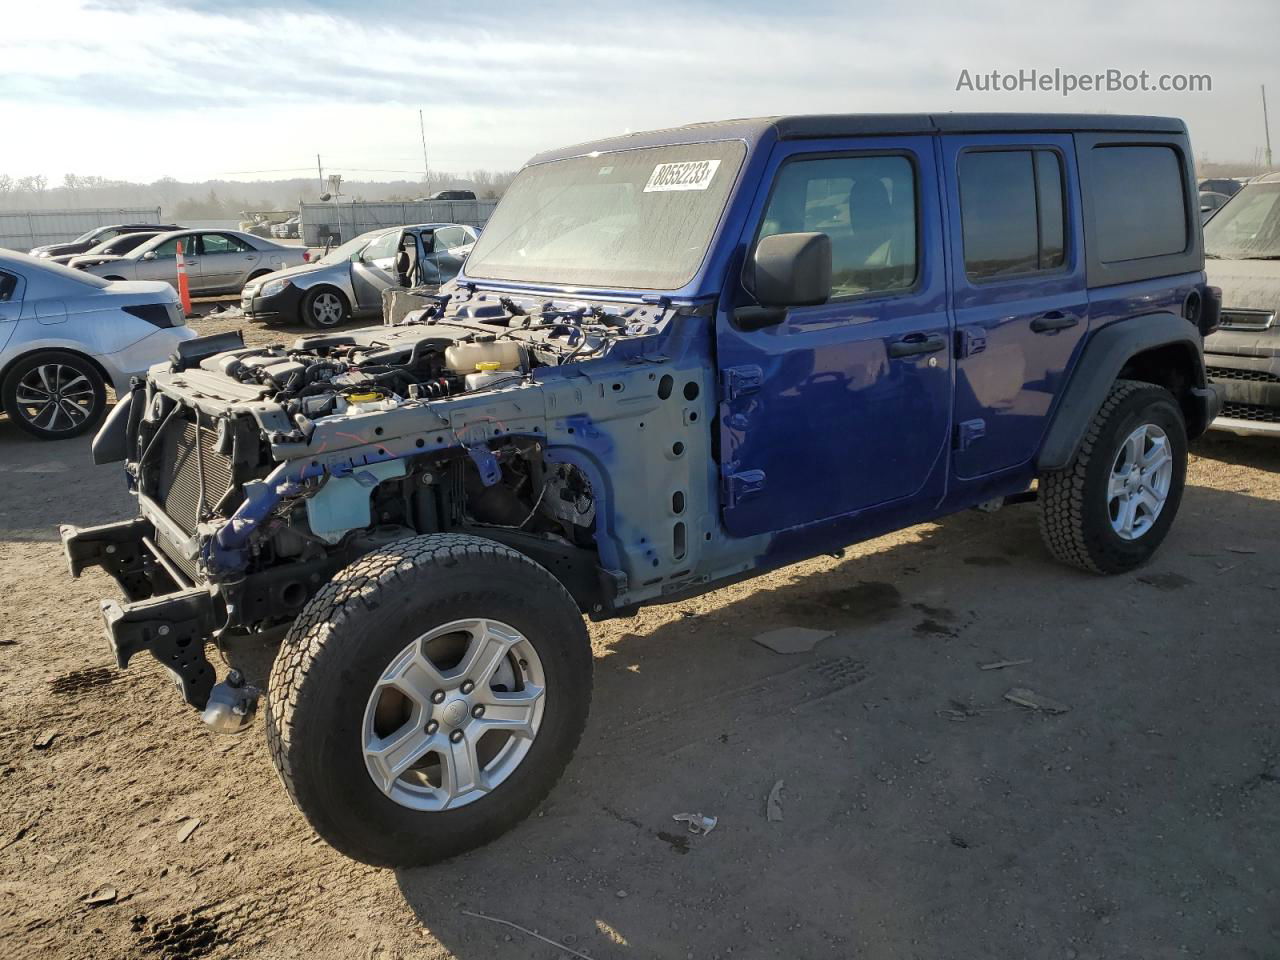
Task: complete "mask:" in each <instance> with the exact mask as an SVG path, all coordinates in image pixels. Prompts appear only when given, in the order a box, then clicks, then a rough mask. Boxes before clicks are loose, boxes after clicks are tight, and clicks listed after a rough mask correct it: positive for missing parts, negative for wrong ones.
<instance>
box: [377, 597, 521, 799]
mask: <svg viewBox="0 0 1280 960" xmlns="http://www.w3.org/2000/svg"><path fill="white" fill-rule="evenodd" d="M544 684H545V677H544V674H543V669H542V662H541V660H540V659H539V658H538V653H537V651H536V650H535V649H534V647H533V644H532V643H530V642H529V640H528V639H527V638H526V637H525V636H524V635H523V634H522V633H520V631H518V630H516V629H515V628H514V627H511V626H508V625H507V624H505V623H500V622H498V621H496V620H485V619H475V620H455V621H453V622H451V623H447V624H445V625H443V626H441V627H437V628H436V629H434V630H431V631H430V632H428V633H425V634H423V635H422V636H420V637H418V638H417V639H416V640H414V641H413V642H412V643H410V644H409V645H408V646H407V647H405V648H404V650H402V651H401V652H400V653H399V654H398V655H397V656H396V657H395V659H394V660H392V661H391V664H390V665H389V666H388V667H387V668H386V670H384V671H383V673H382V676H381V677H380V678H379V680H378V682H377V684H375V686H374V689H373V693H372V694H371V695H370V697H369V702H368V705H367V706H366V708H365V715H364V723H363V725H362V739H363V743H362V748H363V750H364V760H365V767H366V769H367V770H368V772H369V776H370V777H371V778H372V779H373V782H374V783H375V784H376V785H377V786H378V789H380V790H381V791H382V792H383V793H384V794H386V795H387V796H388V797H390V798H391V799H392V800H394V801H395V802H396V803H398V804H400V805H401V806H405V807H409V808H410V809H413V810H427V811H438V810H452V809H456V808H458V807H462V806H465V805H467V804H469V803H472V802H474V801H476V800H478V799H480V798H481V797H483V796H484V795H485V794H487V793H489V792H491V791H492V790H494V789H496V788H497V787H499V786H500V785H501V784H502V783H503V782H504V781H505V780H506V779H507V778H508V777H510V776H511V774H512V773H514V772H515V770H516V768H517V767H519V766H520V764H521V762H522V761H523V760H524V759H525V757H526V756H527V755H528V753H529V749H530V748H531V747H532V745H533V740H534V738H535V737H536V736H537V735H538V729H539V727H540V726H541V724H542V715H543V710H544V707H545V705H546V695H545V694H546V689H545V686H544Z"/></svg>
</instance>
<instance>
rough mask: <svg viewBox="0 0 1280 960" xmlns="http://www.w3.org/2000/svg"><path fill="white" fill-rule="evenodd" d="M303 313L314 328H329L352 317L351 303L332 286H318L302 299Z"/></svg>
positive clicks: (304, 318) (305, 320)
mask: <svg viewBox="0 0 1280 960" xmlns="http://www.w3.org/2000/svg"><path fill="white" fill-rule="evenodd" d="M301 314H302V322H303V323H305V324H306V325H307V326H308V327H311V328H312V329H313V330H328V329H330V328H331V327H336V326H338V324H340V323H343V322H344V321H346V320H348V319H350V317H351V304H349V303H348V302H347V298H346V297H344V296H343V295H342V294H341V293H340V292H339V291H337V290H334V289H333V288H332V287H317V288H316V289H314V290H312V291H310V292H309V293H308V294H307V295H306V296H305V297H304V298H303V299H302V307H301Z"/></svg>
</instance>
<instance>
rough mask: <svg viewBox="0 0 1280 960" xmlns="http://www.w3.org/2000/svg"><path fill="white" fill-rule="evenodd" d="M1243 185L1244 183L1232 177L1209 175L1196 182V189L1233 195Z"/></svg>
mask: <svg viewBox="0 0 1280 960" xmlns="http://www.w3.org/2000/svg"><path fill="white" fill-rule="evenodd" d="M1243 186H1244V183H1243V182H1241V181H1240V180H1237V179H1235V178H1234V177H1210V178H1208V179H1207V180H1201V181H1200V182H1199V183H1198V184H1196V189H1197V190H1199V191H1200V192H1201V193H1222V194H1226V195H1227V196H1228V197H1234V196H1235V195H1236V194H1237V193H1239V192H1240V188H1241V187H1243Z"/></svg>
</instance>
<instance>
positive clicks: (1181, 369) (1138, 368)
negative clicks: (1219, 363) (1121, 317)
mask: <svg viewBox="0 0 1280 960" xmlns="http://www.w3.org/2000/svg"><path fill="white" fill-rule="evenodd" d="M1200 378H1201V372H1200V362H1199V358H1198V357H1197V356H1196V353H1195V350H1194V349H1193V348H1192V347H1191V345H1190V344H1187V343H1167V344H1164V345H1163V346H1159V347H1152V348H1151V349H1150V350H1143V351H1142V352H1141V353H1135V354H1134V355H1133V356H1132V357H1130V358H1129V359H1128V360H1127V361H1125V365H1124V367H1123V368H1122V369H1121V371H1120V375H1119V377H1118V379H1121V380H1141V381H1142V382H1143V383H1154V384H1156V385H1157V386H1161V387H1164V388H1165V389H1166V390H1168V391H1169V392H1170V393H1172V394H1173V395H1174V396H1175V397H1176V398H1177V400H1178V405H1179V406H1180V407H1181V408H1182V415H1183V417H1185V418H1186V419H1187V421H1188V422H1190V421H1192V420H1193V419H1194V418H1195V417H1196V416H1198V414H1197V413H1196V408H1195V406H1194V404H1193V403H1192V396H1191V390H1192V388H1193V387H1198V386H1200V385H1201V379H1200Z"/></svg>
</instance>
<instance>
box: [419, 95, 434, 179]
mask: <svg viewBox="0 0 1280 960" xmlns="http://www.w3.org/2000/svg"><path fill="white" fill-rule="evenodd" d="M418 132H419V133H420V134H422V180H423V182H424V183H425V184H426V185H427V196H431V165H430V164H428V163H427V126H426V124H425V123H424V122H423V120H422V111H421V110H419V111H418Z"/></svg>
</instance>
